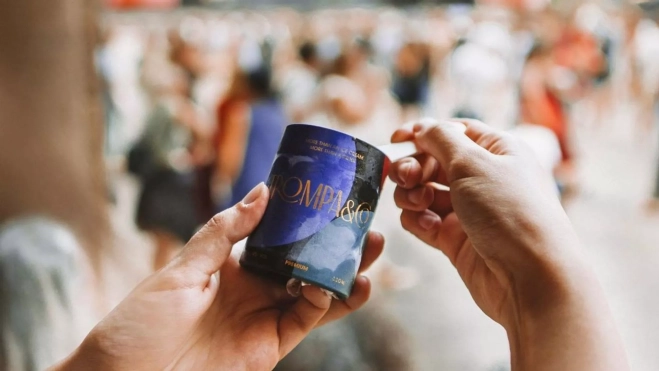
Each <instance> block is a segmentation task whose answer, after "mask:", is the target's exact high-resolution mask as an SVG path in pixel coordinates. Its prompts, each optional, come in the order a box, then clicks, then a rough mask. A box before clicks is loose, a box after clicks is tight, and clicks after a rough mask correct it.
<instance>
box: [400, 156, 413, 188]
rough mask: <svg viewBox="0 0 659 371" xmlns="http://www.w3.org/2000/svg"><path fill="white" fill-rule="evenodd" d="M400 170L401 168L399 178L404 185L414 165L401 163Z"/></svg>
mask: <svg viewBox="0 0 659 371" xmlns="http://www.w3.org/2000/svg"><path fill="white" fill-rule="evenodd" d="M398 170H399V177H398V178H399V179H400V181H401V183H402V184H401V185H403V186H404V185H405V183H407V177H408V176H409V175H410V170H412V165H410V164H409V163H407V162H406V163H404V164H402V165H400V168H399V169H398Z"/></svg>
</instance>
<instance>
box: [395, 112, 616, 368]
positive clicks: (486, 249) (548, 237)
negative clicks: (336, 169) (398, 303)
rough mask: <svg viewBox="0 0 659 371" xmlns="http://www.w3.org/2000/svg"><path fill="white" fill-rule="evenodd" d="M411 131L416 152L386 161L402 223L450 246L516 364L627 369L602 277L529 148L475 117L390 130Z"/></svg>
mask: <svg viewBox="0 0 659 371" xmlns="http://www.w3.org/2000/svg"><path fill="white" fill-rule="evenodd" d="M465 125H466V132H465ZM407 140H415V142H416V145H417V147H418V149H420V150H421V153H422V154H421V155H419V156H416V157H414V158H407V159H403V160H401V161H399V162H397V163H395V164H393V166H392V170H391V179H392V180H393V181H394V182H396V183H397V184H398V187H397V188H396V190H395V193H394V197H395V201H396V204H397V205H398V206H399V207H400V208H402V209H403V213H402V215H401V222H402V225H403V227H404V228H405V229H407V230H408V231H410V232H411V233H413V234H414V235H415V236H417V237H418V238H419V239H421V240H422V241H424V242H426V243H427V244H429V245H431V246H434V247H436V248H438V249H440V250H441V251H442V252H443V253H444V254H446V256H447V257H448V258H449V259H450V261H451V263H453V265H454V266H455V267H456V269H457V271H458V273H459V274H460V276H461V278H462V280H463V281H464V283H465V285H466V286H467V288H468V289H469V291H470V293H471V295H472V297H473V298H474V300H475V302H476V303H477V304H478V306H479V307H480V308H481V309H482V310H483V311H484V312H485V313H486V314H487V315H488V316H490V317H491V318H492V319H494V320H495V321H497V322H498V323H500V324H501V325H503V327H504V328H505V329H506V330H507V332H508V334H509V338H510V341H511V353H512V361H513V368H514V369H516V368H518V367H519V368H521V369H533V370H540V369H547V370H557V369H565V370H567V369H570V370H576V369H578V370H624V369H627V366H626V360H625V355H624V351H623V350H622V347H621V345H620V343H619V338H618V335H617V332H616V329H615V326H613V324H612V321H611V315H610V313H609V311H608V307H607V303H606V300H605V299H604V296H603V294H602V291H601V289H600V287H599V284H598V283H597V280H596V279H595V277H594V275H593V273H592V272H591V271H590V270H589V269H588V268H587V266H586V264H585V263H584V259H583V257H582V256H581V255H580V253H579V251H578V247H579V243H578V239H577V237H576V235H575V232H574V231H573V229H572V227H571V224H570V221H569V219H568V218H567V216H566V214H565V212H564V211H563V209H562V207H561V204H560V202H559V200H558V198H557V192H556V190H555V185H554V184H553V182H552V180H551V179H550V178H549V177H548V175H547V174H546V172H545V171H543V170H542V169H541V167H540V166H539V165H538V164H537V163H536V161H535V159H534V157H533V155H532V153H531V150H530V149H529V148H527V147H525V146H524V145H523V144H521V142H519V141H518V140H517V139H515V138H514V137H512V136H511V135H510V134H507V133H502V132H498V131H496V130H494V129H492V128H490V127H488V126H486V125H485V124H483V123H481V122H477V121H473V120H465V121H463V122H461V123H457V122H444V123H428V122H427V123H426V124H412V125H408V126H406V127H404V128H402V129H400V130H398V131H397V132H396V133H395V134H394V135H393V138H392V141H393V142H401V141H407ZM427 182H438V183H442V184H447V185H449V186H450V188H451V192H450V194H449V193H442V192H438V191H434V190H433V189H432V188H431V187H429V186H428V185H426V183H427ZM542 367H545V368H542Z"/></svg>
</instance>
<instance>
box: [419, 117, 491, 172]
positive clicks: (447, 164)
mask: <svg viewBox="0 0 659 371" xmlns="http://www.w3.org/2000/svg"><path fill="white" fill-rule="evenodd" d="M416 129H418V130H419V132H418V133H417V134H416V137H415V138H416V144H417V147H418V148H419V149H420V150H422V151H424V152H426V153H429V154H431V155H432V156H433V157H434V158H436V159H437V160H438V161H439V163H440V165H441V167H442V168H443V169H444V170H445V171H446V172H447V175H448V179H449V181H450V182H452V181H454V180H456V179H460V178H463V177H469V176H472V175H474V174H471V171H473V169H472V167H473V166H472V165H473V163H474V161H475V160H476V159H477V158H480V157H484V156H486V155H487V154H488V152H487V151H486V150H485V149H484V148H483V147H480V146H479V145H478V144H476V143H475V142H474V141H473V140H472V139H471V138H469V137H468V136H466V135H465V134H464V131H465V126H464V125H463V124H462V123H456V122H448V121H445V122H438V123H434V124H432V125H426V126H423V125H422V124H416Z"/></svg>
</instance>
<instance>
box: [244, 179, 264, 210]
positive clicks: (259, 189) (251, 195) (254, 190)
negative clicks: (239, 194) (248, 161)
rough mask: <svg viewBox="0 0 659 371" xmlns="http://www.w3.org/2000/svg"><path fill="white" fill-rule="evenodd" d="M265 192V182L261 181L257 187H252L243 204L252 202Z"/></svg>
mask: <svg viewBox="0 0 659 371" xmlns="http://www.w3.org/2000/svg"><path fill="white" fill-rule="evenodd" d="M262 192H263V182H261V183H259V184H258V185H257V186H256V187H254V188H252V190H251V191H249V193H248V194H247V196H245V198H243V201H242V202H243V205H249V204H251V203H252V202H254V201H256V200H257V199H258V198H259V196H260V195H261V193H262Z"/></svg>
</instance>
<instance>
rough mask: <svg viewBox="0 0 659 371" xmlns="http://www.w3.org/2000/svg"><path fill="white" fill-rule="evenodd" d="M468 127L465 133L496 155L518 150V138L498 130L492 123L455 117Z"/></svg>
mask: <svg viewBox="0 0 659 371" xmlns="http://www.w3.org/2000/svg"><path fill="white" fill-rule="evenodd" d="M455 121H458V122H460V123H462V124H464V125H465V126H466V127H467V130H466V131H465V135H466V136H467V137H469V138H471V140H473V141H474V142H475V143H476V144H478V145H479V146H481V147H483V148H485V149H486V150H488V151H489V152H490V153H493V154H495V155H506V154H513V153H515V152H517V151H518V149H519V148H518V147H519V145H518V143H517V140H516V138H515V137H514V136H513V135H512V134H510V133H507V132H505V131H501V130H497V129H495V128H493V127H492V126H490V125H487V124H486V123H484V122H482V121H478V120H473V119H455Z"/></svg>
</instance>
